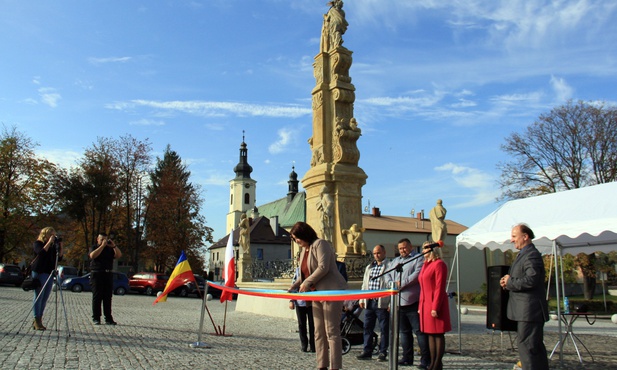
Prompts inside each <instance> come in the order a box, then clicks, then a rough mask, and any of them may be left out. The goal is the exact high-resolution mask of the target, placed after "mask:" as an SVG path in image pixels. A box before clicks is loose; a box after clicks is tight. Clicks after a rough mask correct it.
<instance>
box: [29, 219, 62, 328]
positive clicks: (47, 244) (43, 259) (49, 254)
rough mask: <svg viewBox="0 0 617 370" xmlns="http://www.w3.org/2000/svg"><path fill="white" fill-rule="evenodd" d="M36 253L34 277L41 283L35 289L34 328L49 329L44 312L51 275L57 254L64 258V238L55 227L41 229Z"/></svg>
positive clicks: (35, 243) (36, 242) (35, 245)
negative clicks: (59, 235) (60, 236)
mask: <svg viewBox="0 0 617 370" xmlns="http://www.w3.org/2000/svg"><path fill="white" fill-rule="evenodd" d="M34 253H35V254H36V258H35V260H34V262H33V264H32V277H33V278H34V279H38V280H39V282H40V284H39V286H38V287H37V288H35V289H34V303H33V306H34V307H33V310H34V322H33V323H32V328H33V329H35V330H45V329H47V328H46V327H45V326H43V312H45V306H46V305H47V300H48V299H49V294H50V293H51V288H52V284H49V283H48V281H49V278H50V275H51V274H52V273H53V272H54V270H55V269H56V254H57V255H58V260H60V259H62V239H61V238H58V237H56V230H54V228H53V227H46V228H43V229H42V230H41V232H40V233H39V237H38V238H37V239H36V241H35V242H34Z"/></svg>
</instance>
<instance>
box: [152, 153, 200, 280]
mask: <svg viewBox="0 0 617 370" xmlns="http://www.w3.org/2000/svg"><path fill="white" fill-rule="evenodd" d="M190 176H191V173H190V171H188V170H187V167H186V165H184V164H183V163H182V160H181V159H180V156H179V155H178V154H177V153H176V152H175V151H172V150H171V148H170V147H169V145H168V146H167V148H166V149H165V153H164V154H163V158H162V159H161V158H157V163H156V167H155V168H154V170H153V171H152V173H151V174H150V184H149V185H148V186H147V189H146V191H147V194H146V204H147V213H146V217H145V232H146V240H147V248H146V249H145V251H144V257H145V258H147V259H149V260H151V261H153V264H154V267H155V270H157V271H168V270H170V269H172V268H173V267H174V265H175V263H176V262H177V259H178V256H179V255H180V252H181V251H182V250H185V251H186V254H187V256H188V258H189V263H191V267H192V268H194V269H195V270H200V269H202V268H203V260H201V257H199V256H202V255H203V253H204V249H205V243H206V242H212V229H211V228H210V227H207V226H205V219H204V217H203V216H202V215H201V214H200V210H201V204H202V200H201V198H200V191H199V187H198V186H195V185H193V184H192V183H191V182H190V181H189V179H190ZM197 264H198V265H197Z"/></svg>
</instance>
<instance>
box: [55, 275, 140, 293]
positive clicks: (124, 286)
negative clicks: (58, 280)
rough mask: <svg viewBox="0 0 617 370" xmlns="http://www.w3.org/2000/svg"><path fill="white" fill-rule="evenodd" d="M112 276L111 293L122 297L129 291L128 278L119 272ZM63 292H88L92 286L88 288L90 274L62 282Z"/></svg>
mask: <svg viewBox="0 0 617 370" xmlns="http://www.w3.org/2000/svg"><path fill="white" fill-rule="evenodd" d="M113 275H114V288H113V292H114V294H116V295H124V294H125V293H126V292H128V290H129V278H128V276H126V274H123V273H121V272H116V271H114V272H113ZM61 286H62V289H63V290H70V291H72V292H77V293H79V292H83V291H86V292H90V291H92V286H90V274H85V275H84V276H78V277H70V278H68V279H65V280H64V281H63V282H62V285H61Z"/></svg>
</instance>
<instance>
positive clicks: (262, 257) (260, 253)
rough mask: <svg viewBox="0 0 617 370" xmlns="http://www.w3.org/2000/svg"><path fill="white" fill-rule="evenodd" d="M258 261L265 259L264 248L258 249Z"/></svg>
mask: <svg viewBox="0 0 617 370" xmlns="http://www.w3.org/2000/svg"><path fill="white" fill-rule="evenodd" d="M257 259H258V260H263V259H264V249H263V248H257Z"/></svg>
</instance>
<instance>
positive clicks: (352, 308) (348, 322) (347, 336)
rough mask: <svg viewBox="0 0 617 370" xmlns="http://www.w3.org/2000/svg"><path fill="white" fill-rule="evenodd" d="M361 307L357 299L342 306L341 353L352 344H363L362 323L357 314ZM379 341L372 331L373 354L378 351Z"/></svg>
mask: <svg viewBox="0 0 617 370" xmlns="http://www.w3.org/2000/svg"><path fill="white" fill-rule="evenodd" d="M361 313H362V308H360V305H359V304H358V301H353V302H349V303H348V302H347V301H345V304H344V306H343V317H342V318H341V340H342V341H343V354H344V355H345V354H347V353H348V352H349V350H351V346H352V345H364V323H363V322H362V320H360V318H359V316H360V314H361ZM378 344H379V342H378V341H377V334H376V333H375V332H373V354H377V353H378V352H379V346H378Z"/></svg>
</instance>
